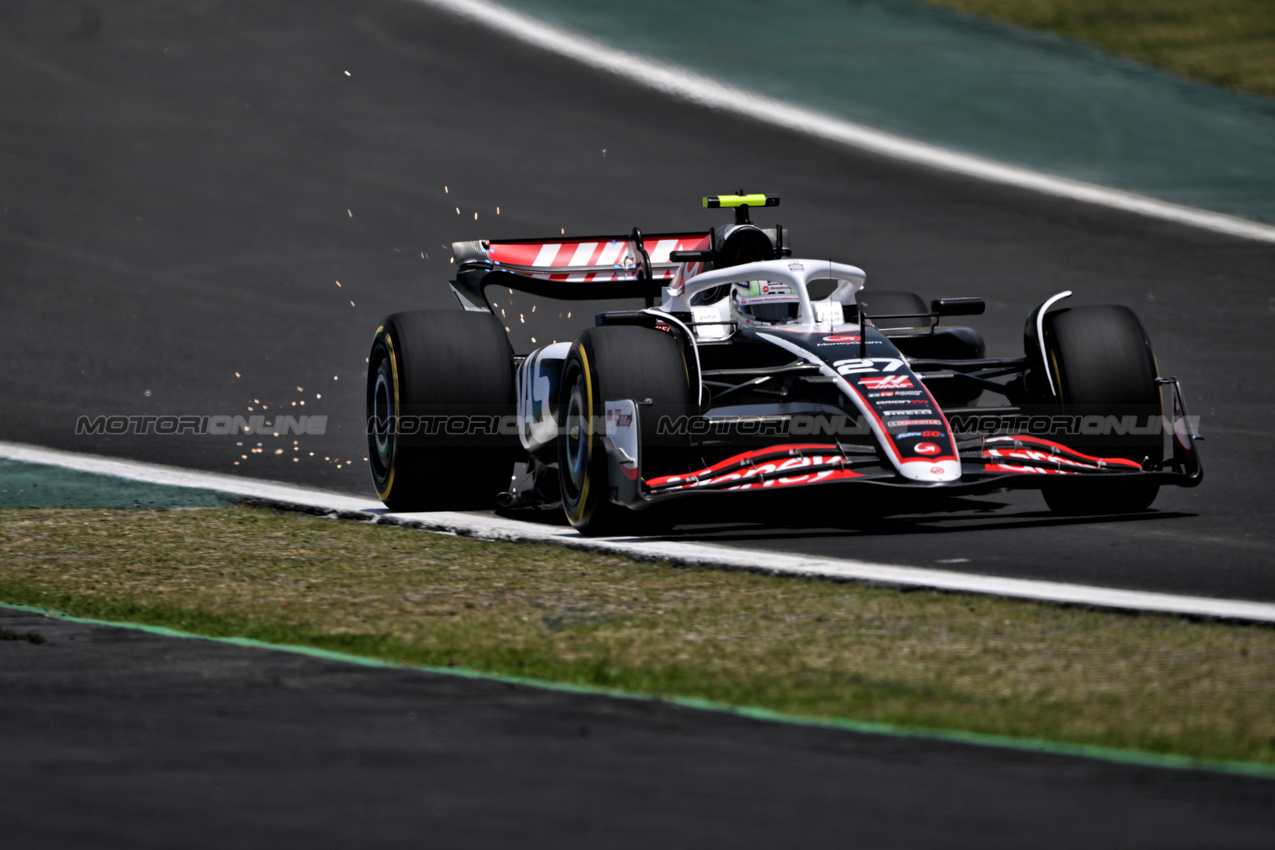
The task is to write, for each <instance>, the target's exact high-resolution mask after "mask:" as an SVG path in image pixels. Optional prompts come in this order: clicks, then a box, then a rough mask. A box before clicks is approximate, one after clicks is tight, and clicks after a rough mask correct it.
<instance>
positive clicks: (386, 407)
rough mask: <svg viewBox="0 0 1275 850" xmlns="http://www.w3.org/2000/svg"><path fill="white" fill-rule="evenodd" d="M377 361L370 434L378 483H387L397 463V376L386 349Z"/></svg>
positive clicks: (371, 394) (371, 393) (370, 401)
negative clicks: (395, 389)
mask: <svg viewBox="0 0 1275 850" xmlns="http://www.w3.org/2000/svg"><path fill="white" fill-rule="evenodd" d="M379 353H380V355H381V356H380V357H379V358H378V360H377V362H376V372H375V375H374V377H373V378H372V381H371V386H370V387H369V388H368V389H369V392H368V419H369V425H370V427H371V433H370V434H369V435H368V437H369V439H368V442H369V444H370V445H369V448H370V449H371V453H372V472H373V475H374V476H375V478H376V480H377V482H378V483H384V482H385V480H386V479H387V478H388V477H389V474H390V470H391V469H392V468H393V465H394V442H395V441H394V436H395V427H394V426H395V419H396V417H397V413H398V411H396V410H395V409H394V375H393V369H392V368H391V366H390V360H389V357H388V356H386V355H385V352H384V350H383V349H381V350H380V351H379Z"/></svg>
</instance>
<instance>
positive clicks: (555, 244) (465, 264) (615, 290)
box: [452, 231, 712, 310]
mask: <svg viewBox="0 0 1275 850" xmlns="http://www.w3.org/2000/svg"><path fill="white" fill-rule="evenodd" d="M642 245H643V247H645V249H646V251H647V253H648V254H649V256H650V277H649V278H647V277H646V275H645V272H644V271H643V266H644V263H643V259H642V255H641V251H640V250H639V247H638V243H637V241H636V240H635V239H633V238H632V237H630V236H584V237H572V238H566V237H562V238H558V239H507V240H499V239H483V240H476V241H472V242H454V243H452V254H453V255H454V256H455V258H456V263H457V265H458V266H459V271H458V273H457V279H456V280H455V281H453V282H452V284H453V288H456V289H457V294H458V295H459V296H461V301H462V305H463V306H465V307H466V308H467V309H480V310H485V309H487V308H486V306H485V305H486V299H485V298H484V297H483V294H482V290H483V289H484V288H486V287H487V286H491V285H499V286H508V287H510V288H512V289H516V290H519V291H522V292H530V293H532V294H537V295H544V296H547V297H550V298H562V299H580V300H594V299H605V298H635V297H659V294H660V289H661V287H663V286H665V285H667V284H668V283H669V282H670V281H672V280H673V277H674V275H676V273H677V267H678V263H676V262H673V261H672V260H670V259H669V255H670V254H671V253H672V252H674V251H698V250H704V249H708V248H711V247H712V232H711V231H708V232H702V233H656V234H651V235H649V236H646V237H645V238H643V239H642ZM467 296H468V298H467ZM466 300H469V301H471V302H473V306H472V307H471V306H470V305H469V304H465V301H466Z"/></svg>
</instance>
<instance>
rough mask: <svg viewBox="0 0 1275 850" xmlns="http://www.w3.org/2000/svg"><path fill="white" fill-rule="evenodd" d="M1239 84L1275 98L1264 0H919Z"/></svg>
mask: <svg viewBox="0 0 1275 850" xmlns="http://www.w3.org/2000/svg"><path fill="white" fill-rule="evenodd" d="M925 2H930V3H934V4H936V5H941V6H952V7H955V8H958V9H961V10H963V11H966V12H971V13H973V14H976V15H982V16H984V17H989V18H998V19H1000V20H1003V21H1007V22H1009V23H1012V24H1017V25H1019V26H1023V27H1028V28H1031V29H1039V30H1046V31H1048V32H1053V33H1057V34H1059V35H1065V36H1070V37H1072V38H1077V39H1081V40H1083V41H1088V42H1090V43H1092V44H1096V45H1098V46H1099V47H1101V48H1103V49H1104V50H1109V51H1111V52H1112V53H1118V54H1121V55H1122V56H1128V57H1130V58H1131V59H1137V60H1138V61H1140V62H1146V63H1148V64H1150V65H1157V66H1159V67H1161V68H1166V69H1168V70H1170V71H1175V72H1176V73H1179V74H1182V75H1183V76H1186V77H1193V78H1195V79H1198V80H1204V81H1206V82H1210V83H1214V84H1216V85H1220V86H1226V87H1227V88H1232V89H1237V90H1239V91H1246V92H1252V93H1254V94H1261V95H1266V96H1267V97H1275V3H1271V2H1270V0H925Z"/></svg>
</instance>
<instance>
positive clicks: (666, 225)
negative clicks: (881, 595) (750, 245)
mask: <svg viewBox="0 0 1275 850" xmlns="http://www.w3.org/2000/svg"><path fill="white" fill-rule="evenodd" d="M0 49H3V50H4V53H5V56H6V62H7V66H6V67H7V70H6V73H5V74H4V75H3V80H0V93H2V96H0V121H2V122H3V123H2V125H0V126H2V127H3V136H2V137H0V138H2V142H0V156H2V157H3V162H2V164H3V168H0V214H2V215H3V218H0V250H2V252H3V253H2V254H0V257H2V262H3V265H2V266H0V279H2V280H3V288H2V289H0V327H2V331H0V363H3V364H4V369H3V373H2V374H0V392H2V393H3V398H4V399H5V404H4V405H3V406H2V409H0V435H3V437H4V438H5V439H9V440H16V441H22V442H30V443H34V444H38V445H47V446H52V447H56V448H64V449H72V450H79V451H89V452H98V453H104V454H110V455H120V456H126V457H137V458H142V459H145V460H149V461H156V462H161V463H172V464H177V465H181V466H187V467H194V468H201V469H209V470H214V471H218V472H235V473H241V474H244V475H252V476H256V477H261V478H271V479H278V480H283V481H290V482H296V483H303V484H311V485H317V486H321V487H326V488H330V489H334V490H339V491H343V492H348V493H358V494H362V495H369V494H370V486H369V483H368V482H369V476H368V473H367V470H366V467H365V465H364V464H363V463H362V458H363V457H365V456H366V450H365V443H364V438H363V437H362V432H363V428H362V407H363V399H362V394H363V370H364V358H365V357H366V356H367V349H368V347H369V345H370V339H371V335H372V331H373V330H374V329H375V328H376V326H377V324H378V322H379V320H380V319H381V318H382V317H383V316H384V315H386V314H388V313H390V312H393V311H396V310H401V309H412V308H428V307H439V308H448V307H454V306H455V304H454V299H453V298H452V296H451V294H450V293H449V292H448V291H447V290H446V288H445V285H444V281H445V280H446V279H447V277H448V273H449V270H451V269H454V268H455V267H454V266H450V265H449V262H448V260H449V251H447V250H446V249H445V248H444V245H450V243H451V242H452V241H453V240H454V239H461V238H472V237H475V236H483V237H492V238H496V237H514V236H528V235H534V234H541V235H549V234H553V233H559V232H560V231H561V230H564V229H565V230H566V232H567V233H568V234H571V233H574V234H588V233H598V232H603V233H605V232H615V233H619V232H627V231H628V229H629V228H631V227H632V226H633V225H634V224H638V225H641V226H642V227H643V228H644V229H645V230H647V232H651V231H659V230H675V229H680V228H693V227H704V226H708V225H710V224H714V223H718V222H717V218H716V217H714V214H712V213H710V212H709V211H704V210H702V209H700V208H699V207H698V204H697V200H698V196H699V194H702V193H703V192H706V191H707V192H713V191H721V190H722V189H723V187H725V189H726V190H728V191H729V190H731V189H734V188H739V187H745V188H749V187H751V188H754V189H759V190H764V191H770V192H775V193H778V194H780V195H782V196H783V198H784V206H783V207H781V208H780V209H779V210H778V211H777V212H778V213H782V215H777V216H776V218H777V220H779V221H781V222H782V223H783V224H784V225H785V226H786V227H787V228H788V229H789V230H790V231H791V232H792V233H793V235H794V236H793V238H794V239H795V241H796V245H797V250H798V253H806V254H810V255H813V256H831V257H836V258H838V259H842V258H844V259H848V260H850V261H852V262H855V263H856V264H858V265H860V266H862V267H863V268H865V269H867V270H868V273H869V286H878V287H882V288H899V289H909V290H914V291H917V292H919V293H921V294H922V295H923V296H924V297H938V296H941V295H970V294H978V295H982V296H983V297H985V298H986V299H987V300H988V312H987V315H986V316H984V317H981V318H980V319H978V320H976V321H977V324H978V326H979V327H980V328H981V329H982V330H983V332H984V333H985V335H986V336H987V338H988V342H989V351H991V352H1000V353H1004V354H1009V355H1013V354H1017V353H1019V352H1021V350H1022V343H1021V328H1022V323H1023V320H1024V318H1025V316H1026V314H1027V312H1028V311H1029V310H1030V309H1031V307H1032V306H1033V305H1034V304H1036V303H1037V302H1039V301H1040V300H1042V299H1043V298H1045V297H1047V296H1049V295H1050V294H1052V293H1054V292H1056V291H1058V290H1061V289H1065V288H1070V289H1073V290H1075V291H1076V292H1077V296H1076V298H1075V299H1073V300H1075V301H1076V302H1077V303H1094V302H1097V303H1102V302H1113V303H1125V304H1130V305H1132V306H1134V307H1135V309H1137V311H1138V312H1139V314H1140V315H1141V316H1142V318H1143V320H1144V322H1145V323H1146V325H1147V327H1148V330H1149V332H1150V334H1151V336H1152V339H1153V340H1154V341H1155V342H1156V344H1157V346H1158V350H1157V354H1158V357H1159V361H1160V364H1161V367H1162V369H1163V371H1164V372H1165V373H1167V374H1176V375H1178V376H1180V377H1181V378H1182V379H1183V381H1184V386H1185V388H1186V392H1187V397H1188V401H1189V402H1190V404H1191V406H1192V412H1194V413H1198V414H1200V415H1201V416H1202V419H1203V423H1202V428H1203V431H1204V433H1205V434H1206V435H1207V437H1208V438H1209V439H1208V442H1207V443H1206V445H1205V449H1204V451H1205V454H1204V459H1205V464H1206V468H1205V474H1206V481H1205V484H1204V485H1203V486H1202V487H1200V488H1198V489H1196V490H1192V491H1186V490H1180V489H1176V488H1174V489H1168V490H1165V491H1164V492H1163V495H1162V496H1161V497H1160V499H1159V500H1158V501H1157V503H1156V505H1155V508H1156V511H1155V512H1152V513H1148V514H1144V515H1141V516H1138V517H1136V518H1119V519H1113V518H1102V519H1096V520H1079V521H1077V520H1070V519H1059V518H1055V517H1052V516H1050V515H1049V514H1047V513H1046V512H1045V511H1044V505H1043V501H1042V500H1041V499H1040V498H1039V496H1038V495H1037V494H1035V493H1031V492H1027V493H1020V494H1011V495H1006V496H995V497H991V498H984V499H979V500H976V501H973V502H972V503H967V505H966V509H964V510H958V511H956V512H954V513H945V514H935V515H930V516H928V517H926V518H922V519H917V518H908V517H893V518H885V519H883V518H881V517H880V516H874V515H872V514H868V515H866V516H864V515H861V514H859V513H858V512H857V511H852V510H846V511H843V512H841V515H840V516H837V517H836V518H835V521H833V522H830V521H829V518H828V517H827V516H824V517H822V518H820V519H818V520H815V521H811V520H808V519H807V520H802V519H799V518H793V517H786V516H785V517H776V518H775V521H774V524H772V525H764V526H754V525H748V526H737V527H733V528H727V529H724V530H723V529H717V530H714V532H713V535H712V536H713V538H714V539H719V540H722V541H724V542H729V543H734V544H738V545H742V546H748V547H758V548H762V549H765V548H775V549H781V550H787V551H804V552H811V553H815V554H819V555H834V556H836V555H840V556H852V557H858V558H863V559H866V560H872V561H877V562H884V563H905V564H912V565H918V566H935V565H938V564H942V565H943V566H945V567H946V568H949V569H963V570H969V571H973V572H987V573H996V574H1004V575H1012V576H1016V577H1024V578H1045V579H1055V580H1063V581H1074V582H1081V583H1087V584H1099V585H1108V586H1117V587H1129V588H1136V589H1145V590H1160V591H1165V592H1171V593H1190V594H1199V595H1206V596H1219V597H1236V598H1246V599H1260V600H1265V601H1271V600H1275V579H1273V578H1272V565H1273V564H1275V557H1273V555H1275V548H1273V545H1272V544H1273V540H1272V524H1271V523H1270V522H1269V515H1270V511H1269V505H1270V504H1271V499H1272V496H1273V495H1275V484H1273V483H1272V479H1271V476H1270V474H1269V470H1270V469H1271V468H1272V466H1273V464H1272V461H1273V460H1275V442H1273V441H1271V440H1270V439H1269V436H1270V432H1271V429H1270V427H1269V421H1268V417H1269V415H1270V411H1271V409H1272V401H1273V400H1275V390H1273V389H1272V384H1271V382H1269V381H1266V380H1263V379H1262V378H1261V376H1262V375H1263V374H1266V373H1267V372H1269V371H1271V367H1272V360H1273V359H1275V358H1273V357H1272V347H1271V344H1270V337H1269V328H1270V325H1271V319H1272V316H1273V315H1275V297H1272V296H1271V295H1270V292H1269V282H1270V280H1271V279H1272V276H1273V275H1275V246H1271V245H1266V244H1260V243H1250V242H1244V241H1240V240H1236V239H1232V238H1227V237H1221V236H1217V235H1213V234H1208V233H1202V232H1198V231H1193V230H1190V229H1186V228H1182V227H1177V226H1172V225H1168V224H1164V223H1159V222H1151V221H1146V220H1142V219H1138V218H1135V217H1131V216H1127V215H1123V214H1116V213H1111V212H1107V211H1103V210H1101V209H1096V208H1092V207H1085V206H1081V205H1078V204H1068V203H1060V202H1058V201H1057V200H1053V199H1043V198H1038V197H1035V196H1032V195H1030V194H1026V193H1023V192H1020V191H1014V190H1009V189H1005V188H1000V187H994V186H988V185H984V184H980V183H977V182H974V181H971V180H968V179H962V178H955V177H951V176H945V175H942V174H936V173H933V172H928V171H924V170H919V169H916V168H909V167H903V166H900V165H897V164H894V163H891V162H888V161H884V160H882V159H879V158H875V157H869V156H861V155H856V154H855V153H853V152H851V151H847V150H844V149H836V148H833V147H830V146H827V145H824V144H821V143H814V142H810V141H807V140H805V139H803V138H802V137H801V136H800V135H799V134H796V133H791V134H790V133H785V132H782V131H778V130H774V129H770V128H765V127H759V126H756V125H753V124H750V123H747V122H743V121H739V120H735V119H732V118H731V117H729V116H726V115H721V114H714V113H710V112H706V111H704V110H700V109H696V108H692V107H689V106H685V105H682V104H679V103H676V102H669V101H666V100H664V99H661V98H660V97H657V96H655V95H654V94H650V93H647V92H645V91H642V90H640V89H637V88H634V87H631V86H627V85H621V84H618V83H615V82H613V81H611V80H609V79H607V78H603V77H600V76H598V75H595V74H592V73H590V72H587V71H583V70H581V69H579V68H577V67H576V66H574V65H572V64H571V63H569V62H567V61H565V60H558V59H556V58H554V57H553V56H549V55H545V54H541V53H538V52H536V51H534V50H531V49H528V48H524V47H521V46H517V45H513V44H510V43H509V42H507V41H505V40H502V39H500V38H496V37H494V36H491V35H489V34H488V33H486V32H484V31H483V30H481V29H476V28H474V27H471V26H468V25H465V24H462V23H460V22H457V21H454V20H451V19H449V18H448V17H446V16H445V15H439V14H436V13H433V12H431V11H429V10H427V9H425V8H422V7H420V6H418V5H416V4H413V3H410V2H406V0H399V1H398V2H396V0H379V2H371V3H360V4H348V3H346V4H340V3H307V4H305V6H304V7H301V6H299V5H292V4H268V5H264V6H262V5H260V4H251V3H236V2H228V3H213V4H176V5H173V4H160V5H154V4H146V3H132V4H130V3H123V4H110V5H109V6H107V5H100V6H99V5H94V4H90V3H66V4H42V3H8V4H5V7H4V10H3V12H0ZM347 71H348V72H349V74H348V75H347V73H346V72H347ZM604 151H605V154H604ZM444 187H447V191H446V192H444ZM498 207H499V209H500V213H499V214H497V213H496V210H497V208H498ZM457 208H459V209H460V210H461V212H460V213H459V214H458V213H457V212H456V210H457ZM475 214H478V216H479V218H478V220H474V215H475ZM422 253H424V254H427V255H428V259H422V257H421V254H422ZM336 281H340V282H341V286H340V287H338V286H336V283H335V282H336ZM351 302H353V306H352V305H351ZM236 372H238V373H240V376H241V377H239V378H236V377H235V373H236ZM334 378H339V380H334ZM297 387H301V388H302V389H303V391H298V390H297ZM319 395H321V396H322V398H316V396H319ZM254 399H255V400H259V402H260V404H264V405H267V406H268V409H267V410H265V411H264V412H265V413H267V414H271V415H272V414H273V413H274V412H277V411H279V410H280V409H283V410H284V411H286V412H289V413H302V412H309V413H314V414H324V415H327V416H328V417H329V421H328V422H329V424H328V429H327V434H326V435H325V436H323V437H305V438H303V439H302V440H301V441H300V443H301V444H300V445H299V448H300V449H301V451H300V452H297V453H294V452H293V451H291V449H292V445H290V443H291V441H290V440H282V441H281V444H282V446H283V447H284V448H285V451H284V453H283V454H282V455H275V454H273V453H272V451H273V449H272V446H274V445H275V444H274V443H273V442H272V438H269V437H267V438H266V440H265V442H266V445H265V446H263V448H264V449H265V452H264V453H262V454H251V453H249V457H248V458H247V459H242V458H241V457H240V455H241V454H243V453H245V451H246V450H247V449H248V448H249V447H250V446H244V447H237V446H235V445H233V443H234V442H235V441H234V440H233V439H232V438H229V439H228V438H219V437H189V436H186V437H172V436H169V437H161V436H155V435H150V436H145V437H126V438H118V437H115V438H113V437H107V436H96V437H91V436H76V434H75V423H76V420H77V418H78V417H79V416H81V415H97V414H158V413H180V414H218V413H226V414H244V415H248V413H249V411H248V407H250V406H251V407H253V408H254V412H256V413H262V412H263V410H262V408H261V407H260V406H258V405H255V404H254ZM301 400H305V401H306V405H305V406H304V407H301V406H296V407H293V406H292V402H296V401H301ZM310 452H314V453H315V454H314V455H313V456H311V455H310V454H309V453H310ZM294 456H296V457H298V458H299V459H298V460H297V461H293V460H292V458H293V457H294ZM324 458H328V460H324ZM236 460H240V461H241V463H240V465H238V466H235V465H234V461H236ZM350 461H353V463H352V464H350V463H349V462H350ZM338 463H341V465H340V466H339V468H338V466H337V464H338ZM971 505H972V507H973V509H968V508H969V507H970V506H971ZM702 531H703V530H701V532H700V533H697V536H700V534H701V533H702Z"/></svg>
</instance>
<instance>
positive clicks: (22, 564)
mask: <svg viewBox="0 0 1275 850" xmlns="http://www.w3.org/2000/svg"><path fill="white" fill-rule="evenodd" d="M0 600H3V601H5V602H12V603H20V604H26V605H37V606H43V607H48V608H55V609H59V610H64V611H67V612H70V613H73V614H77V615H80V616H86V617H97V618H102V619H109V620H126V621H133V622H139V623H146V624H150V625H158V626H167V627H170V628H175V629H180V630H183V631H188V632H195V633H200V634H206V635H212V636H238V637H248V638H254V639H257V640H263V641H269V642H274V643H290V644H302V645H308V646H313V647H317V648H321V649H328V650H337V651H342V652H347V653H355V654H361V655H366V656H372V657H376V658H381V659H385V660H390V661H397V662H405V663H414V664H426V665H432V666H448V665H452V666H459V667H465V668H469V669H473V670H480V671H485V672H491V673H499V674H504V675H509V676H520V677H528V678H534V679H542V680H549V681H555V682H562V683H569V684H577V685H586V686H593V687H604V688H615V689H622V690H628V691H637V692H643V693H649V694H656V695H664V696H679V697H689V698H699V699H707V700H713V701H716V702H723V703H731V704H736V705H749V706H757V707H761V708H766V709H770V710H773V711H779V712H785V713H789V714H795V715H806V716H813V717H826V718H849V719H854V720H858V721H871V722H883V723H890V724H896V725H901V726H921V727H932V728H944V729H959V730H967V731H973V732H980V733H986V734H994V735H1006V736H1015V737H1026V738H1039V739H1049V740H1054V741H1061V742H1069V743H1081V744H1098V745H1103V746H1111V747H1127V748H1135V749H1141V750H1147V751H1152V752H1161V753H1174V754H1180V755H1186V756H1192V757H1196V758H1210V759H1231V760H1246V761H1260V762H1265V763H1268V764H1275V629H1270V628H1263V627H1259V626H1241V625H1228V624H1220V623H1197V622H1190V621H1187V620H1183V619H1179V618H1173V617H1162V616H1132V615H1123V614H1111V613H1101V612H1095V611H1088V610H1082V609H1075V608H1062V607H1056V606H1051V605H1043V604H1036V603H1029V602H1014V601H1007V600H999V599H992V598H986V597H978V596H966V595H961V594H943V593H933V592H925V591H914V592H907V593H904V592H899V591H896V590H889V589H882V588H872V587H863V586H857V585H848V584H835V583H831V582H820V581H804V580H794V579H791V578H788V579H785V578H775V577H770V576H761V575H752V574H744V573H729V572H718V571H713V570H704V569H680V568H674V567H670V566H668V565H658V564H654V565H653V564H645V563H636V562H633V561H628V560H625V559H623V558H617V557H606V556H603V555H598V554H594V553H585V552H576V551H571V550H567V549H563V548H560V547H553V546H541V545H530V544H498V543H481V542H477V541H471V540H465V539H460V538H454V537H446V536H440V535H434V534H426V533H422V532H420V531H414V530H411V529H405V528H397V527H391V526H378V525H370V524H361V523H350V522H336V521H332V520H326V519H321V518H316V517H310V516H305V515H300V514H284V513H278V512H274V511H269V510H262V509H256V508H247V507H233V508H204V509H194V510H172V511H148V510H131V511H129V510H84V509H79V510H74V509H39V510H3V511H0Z"/></svg>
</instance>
